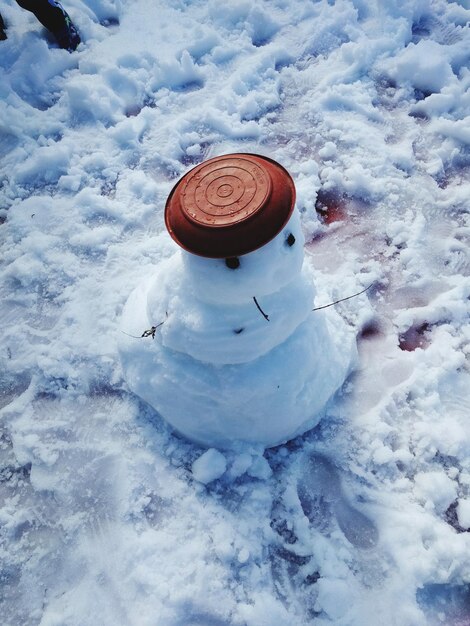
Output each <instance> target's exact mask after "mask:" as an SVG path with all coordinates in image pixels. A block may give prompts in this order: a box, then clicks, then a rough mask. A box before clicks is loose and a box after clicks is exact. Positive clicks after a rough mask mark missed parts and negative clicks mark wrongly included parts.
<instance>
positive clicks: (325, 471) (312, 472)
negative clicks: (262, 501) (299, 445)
mask: <svg viewBox="0 0 470 626" xmlns="http://www.w3.org/2000/svg"><path fill="white" fill-rule="evenodd" d="M297 492H298V495H299V500H300V503H301V505H302V509H303V512H304V514H305V515H306V517H307V518H308V519H309V521H310V523H311V524H312V525H313V526H314V527H315V528H317V529H318V530H319V531H320V532H326V531H327V530H328V527H329V525H330V520H331V518H332V517H334V518H335V519H336V521H337V523H338V526H339V527H340V529H341V531H342V532H343V534H344V536H345V537H346V539H347V540H348V541H349V542H350V543H351V544H352V545H353V546H355V547H356V548H361V549H363V550H367V549H371V548H373V547H374V546H375V545H377V542H378V531H377V527H376V526H375V524H374V523H373V522H372V521H371V520H370V519H369V518H368V517H367V516H366V515H364V514H363V513H361V512H360V511H359V510H358V509H356V508H355V507H353V506H352V505H351V504H350V503H349V501H348V499H347V498H346V496H345V495H344V492H343V489H342V487H341V480H340V477H339V475H338V472H337V470H336V469H335V468H334V466H333V465H332V463H331V462H330V461H329V460H328V459H327V458H325V457H324V456H321V455H316V454H315V455H313V454H312V455H310V456H308V458H307V464H306V466H305V469H304V471H303V473H302V476H301V478H300V479H299V481H298V484H297Z"/></svg>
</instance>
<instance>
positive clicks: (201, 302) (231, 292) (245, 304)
mask: <svg viewBox="0 0 470 626" xmlns="http://www.w3.org/2000/svg"><path fill="white" fill-rule="evenodd" d="M303 244H304V239H303V235H302V231H301V226H300V218H299V214H298V213H297V212H295V213H294V214H293V216H292V217H291V219H290V220H289V222H288V224H287V225H286V227H285V228H284V229H283V232H282V233H280V235H278V236H277V237H276V238H275V239H274V240H273V241H271V242H270V243H269V244H267V245H266V246H264V247H263V248H261V249H260V250H257V251H255V252H252V253H250V254H248V255H244V256H242V257H240V259H238V260H237V263H236V265H237V266H236V268H233V269H232V268H230V267H229V266H228V265H227V263H226V262H225V260H224V259H207V258H201V257H197V256H195V255H193V254H190V253H187V252H182V254H178V255H175V256H173V257H172V258H170V259H168V260H167V261H166V262H165V263H162V264H161V265H160V267H159V268H158V271H157V274H156V276H155V278H154V280H153V283H152V287H151V288H150V290H149V293H148V299H147V314H148V318H149V319H150V320H153V321H154V323H155V324H156V323H158V322H159V321H160V320H161V321H163V320H164V324H163V325H162V326H161V327H160V329H159V332H160V341H161V343H162V345H163V346H164V347H165V348H169V349H171V350H176V351H178V352H182V353H185V354H188V355H190V356H191V357H193V358H194V359H197V360H198V361H203V362H206V363H213V364H221V365H222V364H238V363H246V362H248V361H252V360H254V359H257V358H259V357H260V356H263V355H264V354H266V353H268V352H269V351H270V350H272V349H273V348H274V347H275V346H277V345H279V344H280V343H282V342H284V341H285V340H286V339H287V338H288V337H289V336H290V335H291V334H292V333H293V332H294V331H295V330H296V329H297V328H298V326H299V325H300V324H301V323H302V322H304V321H305V320H306V319H307V317H308V316H309V315H310V313H311V310H312V307H313V300H314V289H313V281H312V278H311V276H309V275H308V269H307V268H304V269H302V260H303Z"/></svg>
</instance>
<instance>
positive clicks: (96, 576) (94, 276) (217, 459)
mask: <svg viewBox="0 0 470 626" xmlns="http://www.w3.org/2000/svg"><path fill="white" fill-rule="evenodd" d="M65 6H66V9H67V11H68V12H69V13H70V16H71V17H72V19H73V21H74V22H75V23H76V25H77V27H78V29H79V31H80V34H81V37H82V41H83V43H82V44H81V45H80V46H79V48H78V50H77V51H76V52H75V53H72V54H69V53H68V52H66V51H64V50H60V49H58V48H57V47H56V44H55V43H54V42H53V41H51V39H50V37H49V36H48V35H47V33H46V32H45V31H44V30H43V29H42V27H41V26H40V25H39V24H38V22H37V21H36V20H35V18H34V16H33V15H32V14H30V13H28V12H26V11H23V10H21V9H20V8H19V6H18V5H17V4H16V2H14V0H4V2H3V3H2V8H1V12H2V15H3V17H4V19H5V21H6V22H7V25H8V29H7V34H8V39H7V40H6V41H2V42H0V72H1V77H0V94H1V102H0V155H1V164H0V181H1V182H0V185H1V187H0V198H1V202H0V222H1V224H0V232H1V233H2V235H3V236H2V243H1V245H2V255H1V258H0V264H1V265H0V271H1V283H0V290H1V299H0V312H1V319H2V340H1V346H0V406H2V408H1V411H0V427H1V432H2V435H1V445H0V464H1V465H0V476H1V482H0V502H1V509H0V541H1V543H0V589H1V593H0V603H1V604H0V614H1V616H2V618H1V619H2V624H5V626H19V625H25V626H26V625H27V626H32V625H35V624H37V625H41V626H95V625H97V624H99V625H100V626H101V625H103V626H107V625H110V626H111V625H113V626H115V625H120V626H121V625H122V626H127V625H132V626H147V625H148V626H157V625H158V626H193V625H196V624H200V625H203V626H278V625H279V624H286V625H288V626H304V625H306V624H317V625H318V626H327V625H329V624H334V625H335V626H364V625H365V624H378V625H380V626H438V625H445V626H468V625H469V624H470V557H469V555H470V534H469V532H468V530H469V527H470V505H469V502H470V428H469V419H470V415H469V412H470V410H469V409H470V401H469V395H468V389H469V383H470V377H469V368H468V354H469V336H470V329H469V302H470V279H469V273H470V272H469V270H470V260H469V256H468V234H469V218H468V215H469V212H468V204H469V197H470V169H469V167H470V130H469V129H470V68H469V61H470V53H469V50H470V45H469V44H470V32H469V31H470V5H469V3H468V0H460V1H459V2H445V1H444V0H426V1H425V0H400V1H398V0H390V1H388V2H385V0H383V1H381V2H366V1H364V0H338V1H337V2H328V1H327V0H320V1H313V0H312V1H311V0H270V1H268V0H250V1H248V0H232V2H230V3H220V2H217V1H216V0H206V1H204V2H203V1H202V0H194V1H191V0H175V1H174V2H170V3H164V2H161V1H160V0H153V1H152V2H150V0H134V1H133V2H124V1H119V0H67V2H66V3H65ZM231 152H254V153H258V154H264V155H266V156H269V157H271V158H273V159H275V160H276V161H278V162H280V163H281V164H282V165H283V166H284V167H286V168H287V169H288V171H289V172H290V173H291V174H292V176H293V178H294V180H295V184H296V188H297V208H298V210H299V212H300V215H301V220H302V228H303V232H304V235H305V241H306V243H305V250H304V251H305V255H306V257H307V259H308V265H309V266H311V267H312V273H313V279H314V283H315V287H316V296H315V305H316V306H320V305H323V304H328V303H329V302H332V301H335V300H339V299H341V298H344V297H347V296H349V295H351V294H354V293H356V292H359V291H361V290H362V289H364V288H366V287H367V286H369V285H370V284H371V285H372V287H370V289H368V291H367V292H366V293H363V294H362V295H360V296H358V297H356V298H352V299H350V300H347V301H344V302H341V303H340V304H338V305H336V306H335V307H334V311H333V312H335V313H334V314H335V315H339V316H340V317H341V319H342V320H343V323H344V324H345V325H346V326H347V327H348V328H349V329H350V332H352V333H353V334H354V336H355V337H357V350H358V358H357V361H356V364H355V368H354V371H353V372H351V374H350V376H349V377H348V379H347V380H346V381H345V383H344V385H342V387H341V389H340V390H339V391H338V393H337V394H336V395H335V396H334V398H333V399H332V400H331V401H330V403H329V404H328V407H327V410H326V414H325V415H324V416H323V418H322V419H321V421H320V422H319V424H318V425H317V426H315V427H314V428H313V429H311V430H310V431H308V432H307V433H305V434H303V435H302V436H299V437H297V438H295V439H294V440H292V441H289V442H288V443H286V444H283V445H279V446H277V447H275V448H270V449H265V447H264V446H259V445H252V444H249V443H239V444H238V445H237V446H236V447H235V448H234V449H232V450H229V451H227V450H220V449H217V448H216V447H214V446H212V447H211V448H209V449H205V448H202V447H199V446H198V445H196V444H194V443H191V442H190V441H188V440H187V439H185V438H183V437H180V436H178V435H176V434H175V433H174V432H173V431H172V429H171V428H170V427H169V426H168V425H166V423H165V421H164V420H163V419H162V418H161V416H160V415H159V414H158V413H157V412H156V411H155V410H154V409H153V408H151V407H150V406H149V405H148V404H146V403H145V402H143V401H141V400H139V398H138V397H137V396H136V395H134V394H133V393H132V392H131V390H130V388H129V387H128V385H127V382H126V380H125V378H124V372H123V370H122V367H121V364H120V359H119V352H118V344H119V342H120V341H121V340H122V339H123V333H122V329H121V319H122V313H123V309H124V305H125V303H126V301H127V299H128V297H129V294H130V293H132V292H133V291H134V290H135V288H136V287H137V286H138V285H140V284H144V283H145V281H147V280H148V281H151V280H152V278H153V277H154V276H155V272H156V271H157V269H158V267H162V266H164V264H166V263H170V262H171V261H170V259H171V258H172V257H173V256H174V254H175V244H174V242H173V241H172V240H171V239H170V237H169V235H168V233H167V232H166V230H165V227H164V221H163V209H164V205H165V201H166V198H167V196H168V194H169V192H170V190H171V188H172V187H173V185H174V184H175V182H176V181H177V180H178V179H179V178H180V177H181V176H182V175H183V174H184V173H185V172H186V171H188V169H190V167H192V166H193V165H195V164H197V163H199V162H201V161H202V160H204V159H206V158H209V157H212V156H216V155H220V154H227V153H231ZM156 268H157V269H156ZM293 308H295V307H293ZM331 310H332V309H326V311H331ZM315 314H316V312H312V313H311V315H312V316H315ZM260 322H263V319H262V318H261V319H260ZM162 329H163V327H162ZM139 330H141V331H145V330H146V327H145V328H139ZM157 332H158V330H157ZM156 340H157V338H155V340H154V339H152V337H151V336H150V337H143V338H139V339H135V340H133V341H136V342H140V344H139V345H142V346H148V345H151V344H152V342H154V341H156ZM143 349H147V348H143ZM301 349H302V347H301V346H299V350H301ZM326 356H327V355H325V357H326ZM295 367H297V368H298V369H299V371H301V370H302V367H303V362H302V357H301V356H300V357H299V359H298V360H297V361H296V363H295ZM253 377H254V380H253V385H254V384H255V383H256V382H257V381H256V372H253ZM210 400H211V397H210V395H205V396H204V397H202V398H201V399H200V401H201V404H202V406H204V403H210ZM198 410H199V409H198ZM187 419H189V417H187Z"/></svg>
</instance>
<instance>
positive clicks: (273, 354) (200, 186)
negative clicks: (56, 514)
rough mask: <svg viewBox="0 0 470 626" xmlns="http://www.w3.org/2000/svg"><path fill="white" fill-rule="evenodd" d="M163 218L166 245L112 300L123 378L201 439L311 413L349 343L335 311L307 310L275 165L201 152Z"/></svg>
mask: <svg viewBox="0 0 470 626" xmlns="http://www.w3.org/2000/svg"><path fill="white" fill-rule="evenodd" d="M165 223H166V226H167V229H168V232H169V234H170V236H171V237H172V238H173V239H174V241H176V243H177V244H178V245H179V248H178V249H177V251H176V252H175V254H174V255H173V256H171V257H170V258H168V259H166V260H165V261H163V262H161V263H160V264H159V265H158V266H157V267H155V271H154V273H153V274H152V276H150V277H149V278H148V279H147V280H146V281H144V282H143V283H142V284H141V285H139V286H138V287H137V289H136V290H135V291H134V292H133V293H132V294H131V295H130V297H129V300H128V301H127V303H126V305H125V307H124V311H123V316H122V331H123V332H122V334H121V336H122V339H121V341H120V346H119V350H120V356H121V362H122V366H123V371H124V375H125V378H126V380H127V383H128V386H129V387H130V389H131V390H132V391H133V392H134V393H136V394H137V395H138V396H140V397H141V398H143V399H144V400H145V401H146V402H148V403H149V404H150V405H151V406H152V407H154V408H155V409H156V410H157V411H158V413H159V414H160V415H161V416H162V417H163V418H164V419H165V420H166V421H167V422H168V423H169V424H170V425H171V426H172V427H173V429H174V430H176V431H177V432H178V433H180V434H182V435H184V436H185V437H187V438H189V439H191V440H193V441H194V442H196V443H198V444H200V445H203V446H207V447H216V448H222V449H227V448H234V447H236V446H238V445H239V444H240V442H245V443H248V444H254V445H260V446H263V447H271V446H275V445H278V444H281V443H284V442H286V441H287V440H289V439H292V438H293V437H295V436H297V435H299V434H301V433H303V432H305V431H306V430H308V429H310V428H312V427H313V426H315V425H316V424H317V423H318V421H319V420H320V419H321V417H322V412H323V410H324V408H325V405H326V404H327V402H328V400H329V399H330V398H331V397H332V395H333V394H334V393H335V392H336V391H337V390H338V388H339V387H340V386H341V384H342V383H343V381H344V379H345V377H346V376H347V374H348V372H349V370H350V367H351V360H352V358H353V356H354V349H355V342H354V337H353V336H352V334H351V330H350V329H349V328H348V327H347V326H346V324H345V323H344V322H343V320H342V319H341V318H340V317H339V315H338V314H337V313H336V312H335V311H334V310H332V309H330V310H328V311H316V312H314V313H313V312H312V309H313V308H314V297H315V290H314V282H313V275H312V269H311V267H310V266H309V265H308V264H307V263H304V238H303V234H302V228H301V221H300V214H299V212H298V210H297V209H296V208H295V188H294V183H293V181H292V178H291V177H290V175H289V174H288V172H287V171H286V170H285V169H284V168H283V167H282V166H281V165H279V164H278V163H276V162H275V161H273V160H271V159H269V158H267V157H264V156H259V155H255V154H229V155H225V156H220V157H215V158H213V159H210V160H208V161H205V162H203V163H201V164H199V165H198V166H196V167H195V168H193V169H192V170H191V171H189V172H188V173H187V174H186V175H185V176H183V178H182V179H181V180H180V181H179V182H178V183H177V184H176V185H175V187H174V188H173V190H172V192H171V193H170V196H169V198H168V200H167V203H166V208H165ZM142 335H144V338H141V337H142ZM137 338H139V339H137Z"/></svg>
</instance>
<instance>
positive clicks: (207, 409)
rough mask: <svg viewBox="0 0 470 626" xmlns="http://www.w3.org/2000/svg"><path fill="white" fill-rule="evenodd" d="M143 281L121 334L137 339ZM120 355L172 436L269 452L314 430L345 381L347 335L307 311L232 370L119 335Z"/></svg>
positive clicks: (332, 319)
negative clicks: (290, 329) (275, 341)
mask: <svg viewBox="0 0 470 626" xmlns="http://www.w3.org/2000/svg"><path fill="white" fill-rule="evenodd" d="M149 288H150V282H147V283H144V284H142V285H141V286H140V287H138V288H137V289H136V290H135V291H134V292H133V293H132V294H131V296H130V298H129V300H128V302H127V304H126V306H125V308H124V312H123V321H122V329H123V331H124V333H128V334H130V335H136V336H139V337H140V335H141V334H142V332H143V331H144V330H146V329H149V328H150V327H151V326H152V325H153V324H154V323H155V322H154V321H153V320H149V319H148V315H147V298H148V292H149ZM119 349H120V354H121V360H122V365H123V370H124V374H125V377H126V380H127V383H128V385H129V387H130V389H131V390H132V391H133V392H134V393H136V394H137V395H138V396H140V397H141V398H143V399H144V400H145V401H146V402H148V403H149V404H150V405H151V406H153V407H154V408H155V409H156V410H157V411H158V412H159V413H160V415H162V416H163V417H164V419H165V420H166V421H167V422H168V423H169V424H170V425H171V426H173V428H175V430H177V431H178V432H179V433H181V434H183V435H184V436H186V437H188V438H189V439H191V440H193V441H195V442H196V443H198V444H201V445H204V446H210V447H218V448H222V449H224V448H231V447H234V446H235V445H236V444H237V443H238V442H247V443H251V444H261V445H263V446H265V447H272V446H275V445H278V444H281V443H284V442H285V441H287V440H289V439H292V438H293V437H295V436H297V435H299V434H301V433H303V432H305V431H307V430H309V429H310V428H312V427H313V426H315V425H316V424H317V423H318V422H319V420H320V418H321V413H322V410H323V409H324V407H325V405H326V403H327V402H328V400H329V399H330V397H331V396H332V395H333V394H334V393H335V391H336V390H337V389H338V388H339V387H340V386H341V384H342V383H343V381H344V379H345V378H346V376H347V374H348V372H349V370H350V367H351V361H352V358H353V356H354V354H355V341H354V335H353V334H352V333H351V330H350V329H348V327H347V326H346V325H345V323H344V322H343V320H342V319H341V318H340V317H339V316H338V315H337V314H336V312H335V311H333V310H331V311H322V312H314V313H312V314H311V317H309V318H308V319H307V321H306V322H304V323H303V324H301V325H300V326H299V327H298V328H297V330H296V331H295V332H294V333H293V334H292V335H291V336H290V337H289V338H288V339H287V340H286V341H284V342H283V343H282V344H281V345H279V346H277V347H276V348H274V349H273V350H271V351H270V352H268V353H267V354H265V355H264V356H262V357H260V358H258V359H255V360H253V361H250V362H248V363H242V364H238V365H212V364H209V363H204V362H201V361H198V360H196V359H194V358H192V357H190V356H188V355H186V354H184V353H181V352H176V351H173V350H169V349H168V348H165V347H164V346H162V345H161V343H160V340H159V337H158V329H157V331H156V336H155V339H152V338H150V337H147V338H140V339H135V338H131V337H128V336H127V335H125V334H122V339H121V341H120V346H119Z"/></svg>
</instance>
